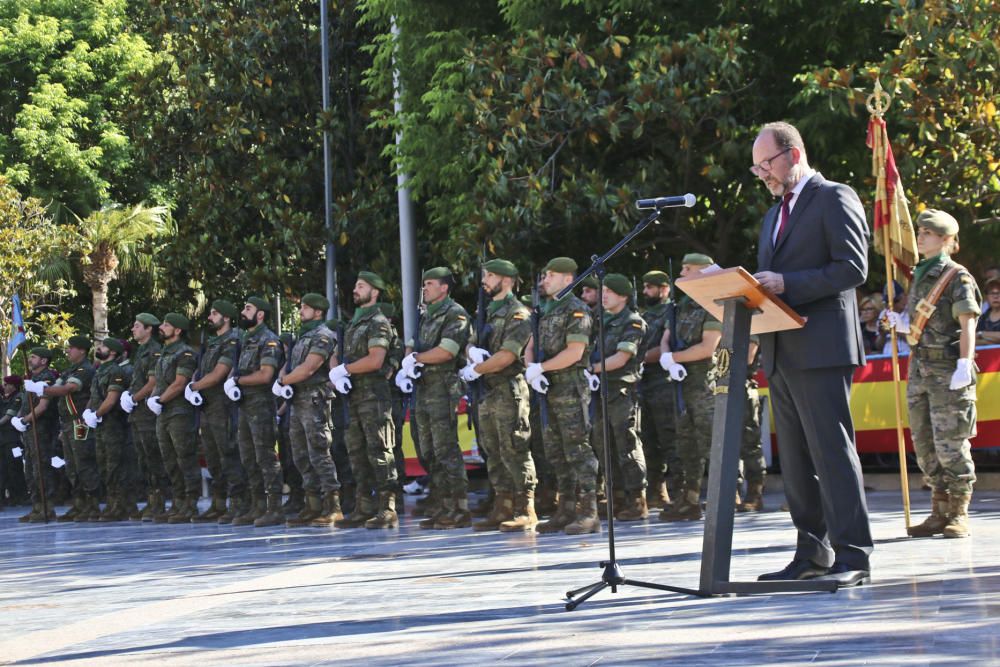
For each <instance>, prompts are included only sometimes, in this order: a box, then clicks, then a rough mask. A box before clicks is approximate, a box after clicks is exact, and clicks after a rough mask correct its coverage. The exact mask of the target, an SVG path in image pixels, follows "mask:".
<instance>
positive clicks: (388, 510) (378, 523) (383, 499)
mask: <svg viewBox="0 0 1000 667" xmlns="http://www.w3.org/2000/svg"><path fill="white" fill-rule="evenodd" d="M397 526H399V516H398V515H397V514H396V494H395V493H394V492H393V491H380V492H379V494H378V514H376V515H375V516H373V517H372V518H370V519H368V521H365V528H372V529H375V528H396V527H397Z"/></svg>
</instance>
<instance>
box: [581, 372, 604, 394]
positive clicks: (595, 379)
mask: <svg viewBox="0 0 1000 667" xmlns="http://www.w3.org/2000/svg"><path fill="white" fill-rule="evenodd" d="M583 376H584V377H585V378H587V384H588V385H589V386H590V391H598V390H599V389H600V388H601V378H600V376H598V375H594V374H593V373H591V372H590V371H589V370H588V369H586V368H584V369H583Z"/></svg>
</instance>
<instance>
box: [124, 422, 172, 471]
mask: <svg viewBox="0 0 1000 667" xmlns="http://www.w3.org/2000/svg"><path fill="white" fill-rule="evenodd" d="M143 407H144V406H143ZM138 409H139V407H136V410H138ZM129 423H130V424H131V426H132V442H133V443H135V451H136V453H137V454H138V455H139V468H140V469H141V470H142V476H143V478H144V479H145V480H146V486H147V487H148V488H149V489H159V490H164V489H166V488H167V487H168V486H169V485H170V478H169V477H167V470H166V468H165V467H164V466H163V454H161V453H160V441H159V440H158V439H157V437H156V418H155V417H154V416H152V415H150V418H149V419H144V418H140V419H134V418H133V419H132V420H130V422H129Z"/></svg>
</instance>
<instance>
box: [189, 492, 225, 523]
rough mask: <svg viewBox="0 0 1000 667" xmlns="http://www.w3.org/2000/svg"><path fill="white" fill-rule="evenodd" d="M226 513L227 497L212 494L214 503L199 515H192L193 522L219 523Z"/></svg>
mask: <svg viewBox="0 0 1000 667" xmlns="http://www.w3.org/2000/svg"><path fill="white" fill-rule="evenodd" d="M225 513H226V497H225V496H212V504H211V505H209V506H208V509H207V510H205V511H204V512H202V513H201V514H199V515H197V516H193V517H191V523H218V522H219V517H221V516H222V515H223V514H225Z"/></svg>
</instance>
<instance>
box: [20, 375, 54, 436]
mask: <svg viewBox="0 0 1000 667" xmlns="http://www.w3.org/2000/svg"><path fill="white" fill-rule="evenodd" d="M31 379H32V380H34V381H35V382H48V383H49V384H50V385H51V384H53V383H55V382H56V381H57V380H59V373H57V372H56V371H55V370H54V369H52V368H46V369H45V370H44V371H42V372H41V373H33V374H32V375H31ZM39 400H40V399H39V398H38V397H37V396H35V395H34V394H32V396H31V399H30V400H29V399H28V392H27V391H26V390H25V389H24V388H23V387H22V388H21V403H20V410H19V411H18V413H17V416H18V417H24V416H25V415H27V414H28V412H30V411H31V406H32V405H35V406H37V405H38V401H39ZM59 400H60V399H58V398H50V399H48V401H49V404H48V406H47V407H46V408H45V411H44V412H42V414H40V415H38V424H39V425H40V426H48V427H50V428H55V427H57V426H59V408H57V407H56V403H58V402H59Z"/></svg>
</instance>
